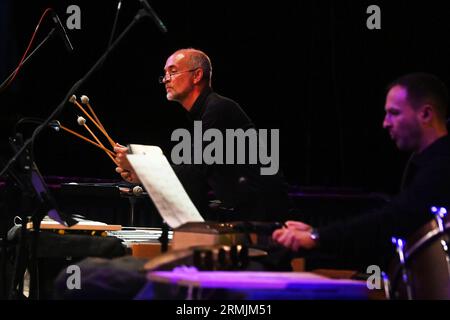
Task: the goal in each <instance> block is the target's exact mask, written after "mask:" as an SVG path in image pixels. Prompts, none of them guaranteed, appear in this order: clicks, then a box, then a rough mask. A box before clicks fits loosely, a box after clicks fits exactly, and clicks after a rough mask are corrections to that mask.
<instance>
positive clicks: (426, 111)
mask: <svg viewBox="0 0 450 320" xmlns="http://www.w3.org/2000/svg"><path fill="white" fill-rule="evenodd" d="M433 114H434V109H433V107H432V106H431V105H430V104H425V105H423V106H422V110H421V111H420V119H421V120H422V121H423V122H430V121H431V120H432V119H433Z"/></svg>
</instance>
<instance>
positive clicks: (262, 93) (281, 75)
mask: <svg viewBox="0 0 450 320" xmlns="http://www.w3.org/2000/svg"><path fill="white" fill-rule="evenodd" d="M71 4H76V5H78V6H80V8H81V30H68V34H69V37H70V39H71V40H72V43H73V44H74V47H75V51H74V52H73V53H72V54H69V53H67V52H66V51H65V48H64V45H63V43H62V41H61V40H60V39H58V38H56V37H55V38H54V39H51V40H50V41H49V42H48V43H46V44H45V45H44V46H43V47H42V49H41V50H40V51H39V52H38V53H37V54H36V55H35V56H34V57H33V58H32V59H31V60H30V61H29V63H27V65H26V66H24V67H23V69H22V70H21V71H20V74H19V75H18V77H17V79H16V80H15V82H14V83H13V85H12V86H10V87H9V88H8V89H7V90H6V91H4V92H2V93H0V157H1V158H3V160H7V159H9V157H10V156H11V152H10V150H9V147H8V144H7V139H8V137H9V136H10V135H11V134H12V130H13V127H14V124H15V123H16V122H17V120H19V119H20V118H21V117H31V116H33V117H40V118H45V117H47V116H48V115H49V114H50V113H51V111H52V110H53V109H54V108H55V107H56V106H57V105H58V104H59V103H60V101H61V100H62V99H63V98H64V96H65V95H66V92H67V91H68V89H69V88H70V87H71V86H72V84H73V83H74V82H75V81H76V80H78V79H79V78H81V77H82V76H83V75H84V74H85V73H86V72H87V70H88V69H89V68H90V67H91V66H92V65H93V64H94V62H95V61H96V60H97V59H98V58H99V57H100V55H101V53H102V52H103V51H104V50H105V48H106V46H107V43H108V39H109V36H110V32H111V28H112V24H113V20H114V15H115V10H116V6H117V1H115V0H114V1H113V0H104V1H82V0H70V1H56V0H55V1H32V2H28V1H12V0H0V79H1V80H3V79H5V78H6V77H7V75H8V74H9V73H10V72H11V71H12V70H13V69H14V68H15V67H16V65H17V63H18V61H19V60H20V57H21V56H22V54H23V52H24V50H25V48H26V46H27V44H28V41H29V39H30V37H31V34H32V32H33V31H34V28H35V26H36V24H37V22H38V20H39V17H40V16H41V14H42V12H43V11H44V10H45V8H47V7H53V8H54V9H55V10H56V11H57V12H58V14H59V15H60V17H61V19H62V21H63V24H64V25H65V20H66V19H67V17H68V16H69V15H68V14H66V8H67V7H68V6H69V5H71ZM150 4H151V5H152V6H153V8H154V9H155V11H156V12H157V13H158V15H159V16H160V18H161V19H162V20H163V21H164V22H165V24H166V25H167V28H168V30H169V32H168V34H166V35H163V34H161V33H160V32H159V31H158V30H157V28H156V27H155V25H154V24H153V22H152V21H151V20H150V19H146V20H143V21H142V22H140V23H139V24H138V25H137V26H136V27H134V28H133V29H132V31H131V33H130V34H129V35H128V36H127V37H126V38H125V40H124V41H123V42H122V43H120V45H119V47H117V48H116V49H115V50H114V51H113V53H112V54H111V56H110V57H109V58H108V60H107V61H106V62H105V63H104V64H103V66H102V68H101V69H100V70H99V71H97V72H96V73H95V74H94V75H93V76H92V77H91V78H90V80H89V81H88V82H87V83H86V84H85V85H84V86H83V87H82V88H81V89H80V90H79V91H78V92H77V96H78V97H79V96H81V95H83V94H85V95H88V96H89V97H90V99H91V103H92V105H93V107H94V109H95V110H96V112H97V114H98V115H99V117H100V119H101V120H102V122H103V124H104V125H105V126H106V127H107V129H108V131H109V132H110V134H111V136H112V137H113V138H114V139H116V140H117V141H119V142H120V143H122V144H126V143H142V144H155V145H160V146H161V147H162V148H163V149H164V150H165V151H166V152H170V148H171V144H170V135H171V133H172V131H173V130H174V129H176V128H179V127H182V126H184V125H186V123H185V115H184V110H183V109H182V108H181V106H179V105H178V104H176V103H170V102H168V101H166V99H165V92H164V88H163V87H162V86H161V85H159V84H158V82H157V77H158V76H159V75H160V74H161V73H162V69H163V66H164V63H165V60H166V58H167V56H168V55H169V54H170V53H172V52H173V51H174V50H176V49H178V48H182V47H195V48H199V49H201V50H204V51H205V52H206V53H207V54H208V55H209V56H210V58H211V60H212V62H213V87H214V89H215V90H216V91H217V92H218V93H220V94H222V95H225V96H228V97H230V98H232V99H234V100H236V101H238V102H239V103H240V105H241V106H242V107H243V109H244V110H245V111H246V112H247V113H248V115H249V116H250V117H251V118H252V119H253V121H254V122H255V123H256V125H257V126H258V127H259V128H278V129H280V137H281V138H280V139H281V141H280V144H281V155H280V162H281V167H282V169H283V170H284V173H285V175H286V177H287V179H288V181H289V182H290V183H291V184H293V185H300V186H321V187H338V188H344V187H345V188H348V187H351V188H361V189H363V190H366V191H382V192H388V193H392V192H395V191H396V190H397V187H398V185H399V180H400V176H401V170H402V167H403V164H404V161H405V160H406V158H407V155H406V154H401V153H398V152H397V151H396V149H395V146H394V144H393V143H392V142H391V141H390V140H389V137H388V135H387V134H386V132H384V131H383V129H382V128H381V123H382V119H383V114H384V112H383V105H384V95H385V88H386V86H387V85H388V83H389V82H390V81H392V80H394V79H395V78H396V77H398V76H400V75H402V74H404V73H408V72H413V71H425V72H431V73H434V74H436V75H437V76H439V77H440V78H441V79H442V80H443V81H444V82H445V83H446V84H447V85H449V84H450V77H449V72H448V71H449V57H450V52H449V46H448V43H447V41H448V34H449V27H450V22H449V21H448V11H447V9H446V6H445V5H444V1H426V2H423V1H421V2H415V3H412V2H411V1H399V0H397V1H376V2H373V1H350V0H340V1H316V0H302V1H276V2H273V3H270V4H268V3H262V2H256V1H250V2H244V1H188V0H184V1H177V2H173V1H151V2H150ZM371 4H377V5H379V6H380V7H381V23H382V29H381V30H368V29H367V27H366V19H367V18H368V17H369V14H367V13H366V9H367V7H368V6H369V5H371ZM137 8H138V4H137V1H135V0H127V1H123V3H122V10H121V13H120V18H119V24H118V32H120V31H122V30H123V29H124V27H125V26H126V25H127V24H128V23H129V21H130V20H131V19H132V17H133V16H134V13H135V11H136V9H137ZM49 21H50V19H49V18H47V19H45V21H44V23H43V24H42V26H41V28H40V30H39V32H38V34H37V38H36V42H35V44H37V43H38V42H39V41H40V40H42V39H43V38H44V37H45V35H46V33H47V32H48V31H49V30H50V29H51V27H52V25H51V23H50V22H49ZM116 34H117V33H116ZM76 114H77V111H76V110H75V108H74V106H73V105H71V104H67V106H66V108H65V110H64V111H63V113H62V114H61V115H60V116H59V117H58V119H59V120H60V121H61V122H62V123H63V124H64V125H66V126H67V127H71V128H77V126H76V122H75V121H76V117H75V116H76ZM32 128H33V126H32V125H23V126H21V127H20V130H21V131H23V132H24V133H25V134H26V135H29V134H30V133H31V129H32ZM77 130H78V131H80V132H82V131H81V130H80V129H77ZM35 151H36V162H37V164H38V166H39V167H40V169H41V171H42V173H43V174H44V175H58V176H79V177H91V178H117V175H116V173H115V172H114V165H113V163H112V162H111V160H110V159H109V158H108V157H107V156H106V155H105V154H104V153H103V152H102V151H100V150H99V149H97V148H95V147H92V146H90V145H88V144H87V143H85V142H81V141H78V140H77V139H76V138H75V137H73V136H70V135H68V134H66V133H59V134H58V133H55V132H52V131H50V130H47V131H45V132H43V133H42V134H41V135H40V136H39V137H38V140H37V142H36V145H35ZM169 154H170V153H169Z"/></svg>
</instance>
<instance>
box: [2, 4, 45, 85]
mask: <svg viewBox="0 0 450 320" xmlns="http://www.w3.org/2000/svg"><path fill="white" fill-rule="evenodd" d="M50 11H53V9H52V8H47V9H45V11H44V13H43V14H42V15H41V18H40V19H39V22H38V24H37V26H36V28H35V29H34V32H33V35H32V36H31V40H30V42H29V43H28V47H27V49H26V50H25V53H24V54H23V56H22V59H20V62H19V64H18V66H17V67H16V69H15V70H14V74H13V76H12V77H11V79H10V80H9V81H8V82H7V83H6V84H5V85H4V87H2V88H0V92H1V91H3V90H5V89H6V88H7V87H8V86H9V85H10V84H11V83H12V82H13V81H14V79H15V78H16V76H17V74H18V73H19V70H20V68H21V67H22V64H23V62H24V60H25V58H26V57H27V54H28V51H30V49H31V45H32V44H33V42H34V37H35V36H36V34H37V32H38V30H39V27H40V25H41V23H42V21H43V20H44V18H45V16H46V15H47V14H48V12H50Z"/></svg>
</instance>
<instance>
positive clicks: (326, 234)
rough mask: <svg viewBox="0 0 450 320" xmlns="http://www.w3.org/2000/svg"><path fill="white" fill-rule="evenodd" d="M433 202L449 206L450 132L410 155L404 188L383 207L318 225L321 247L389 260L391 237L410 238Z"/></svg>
mask: <svg viewBox="0 0 450 320" xmlns="http://www.w3.org/2000/svg"><path fill="white" fill-rule="evenodd" d="M432 206H443V207H446V208H447V209H448V208H450V137H449V136H444V137H442V138H440V139H438V140H436V141H435V142H434V143H432V144H431V145H430V146H428V147H427V148H426V149H425V150H423V151H422V152H421V153H419V154H415V155H413V156H412V157H411V159H410V161H409V164H408V166H407V168H406V170H405V173H404V179H403V186H402V190H401V192H400V193H399V194H398V195H397V196H395V197H394V198H393V199H392V200H391V202H390V203H389V204H388V205H386V206H385V207H384V208H382V209H380V210H377V211H374V212H370V213H367V214H363V215H361V216H359V217H357V218H354V219H352V220H350V221H348V222H342V223H339V224H333V225H330V226H326V227H323V228H319V234H320V247H321V249H323V250H327V251H330V252H335V253H339V254H342V256H346V255H347V254H351V255H353V256H354V255H356V256H359V257H360V258H364V259H372V260H371V261H374V262H377V263H379V264H382V265H383V264H386V263H388V262H389V260H390V258H391V257H392V256H391V255H392V254H393V253H394V245H393V244H392V242H391V238H392V237H393V236H395V237H401V238H403V239H408V237H409V236H411V234H413V233H414V232H415V231H417V230H418V229H419V228H420V227H421V226H422V225H424V224H426V223H427V222H428V221H430V220H431V219H433V215H432V214H431V207H432Z"/></svg>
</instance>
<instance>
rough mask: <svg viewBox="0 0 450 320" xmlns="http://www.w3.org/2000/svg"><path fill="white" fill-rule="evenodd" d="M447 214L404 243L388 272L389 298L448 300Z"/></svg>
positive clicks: (449, 274) (448, 222)
mask: <svg viewBox="0 0 450 320" xmlns="http://www.w3.org/2000/svg"><path fill="white" fill-rule="evenodd" d="M449 233H450V221H449V219H448V217H441V218H440V217H436V219H435V220H432V221H430V222H428V223H427V224H425V225H424V226H422V227H421V228H420V229H419V230H418V231H417V232H416V233H414V234H413V235H412V236H411V237H410V238H408V239H407V241H406V243H404V246H403V250H402V249H401V248H400V250H399V246H398V245H397V252H398V253H399V254H398V256H397V257H396V258H395V259H394V261H393V262H392V263H391V268H390V272H389V280H390V296H391V297H390V298H392V299H414V300H416V299H419V300H420V299H450V264H449V251H448V242H449Z"/></svg>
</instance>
